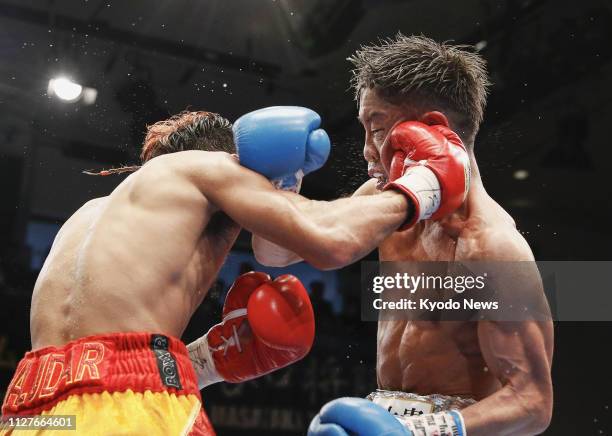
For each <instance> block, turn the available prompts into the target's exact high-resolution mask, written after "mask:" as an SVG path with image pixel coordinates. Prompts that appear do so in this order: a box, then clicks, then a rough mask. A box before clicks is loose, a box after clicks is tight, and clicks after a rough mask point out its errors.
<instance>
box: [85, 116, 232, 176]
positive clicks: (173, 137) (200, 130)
mask: <svg viewBox="0 0 612 436" xmlns="http://www.w3.org/2000/svg"><path fill="white" fill-rule="evenodd" d="M185 150H203V151H225V152H227V153H235V152H236V146H235V144H234V135H233V133H232V123H230V122H229V121H228V120H227V119H226V118H223V117H222V116H221V115H219V114H216V113H213V112H205V111H197V112H189V111H183V112H181V113H179V114H176V115H173V116H171V117H170V118H168V119H167V120H163V121H158V122H157V123H155V124H152V125H150V126H147V134H146V136H145V139H144V142H143V144H142V151H141V153H140V160H141V161H142V163H143V164H144V163H145V162H147V161H149V160H151V159H153V158H154V157H157V156H161V155H162V154H168V153H175V152H177V151H185ZM139 168H140V166H139V165H131V166H122V167H119V168H111V169H108V170H102V171H99V172H91V171H83V172H84V173H85V174H90V175H97V176H107V175H110V174H120V173H126V172H133V171H136V170H137V169H139Z"/></svg>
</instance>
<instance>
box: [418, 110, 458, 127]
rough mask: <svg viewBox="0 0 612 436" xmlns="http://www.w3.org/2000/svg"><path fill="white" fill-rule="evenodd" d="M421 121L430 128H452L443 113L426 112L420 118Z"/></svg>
mask: <svg viewBox="0 0 612 436" xmlns="http://www.w3.org/2000/svg"><path fill="white" fill-rule="evenodd" d="M419 121H420V122H422V123H423V124H427V125H428V126H437V125H442V126H445V127H450V126H449V124H448V118H446V115H444V114H443V113H442V112H438V111H431V112H426V113H424V114H423V115H421V117H420V118H419Z"/></svg>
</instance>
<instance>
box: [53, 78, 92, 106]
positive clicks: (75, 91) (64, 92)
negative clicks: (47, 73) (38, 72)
mask: <svg viewBox="0 0 612 436" xmlns="http://www.w3.org/2000/svg"><path fill="white" fill-rule="evenodd" d="M47 95H49V96H50V97H57V98H58V99H60V100H62V101H65V102H68V103H74V102H76V101H79V100H81V101H82V102H83V103H84V104H93V103H94V102H95V101H96V97H97V95H98V91H97V90H95V89H94V88H88V87H86V86H82V85H80V84H78V83H76V82H73V81H72V80H70V79H69V78H68V77H55V78H53V79H51V80H49V86H48V87H47Z"/></svg>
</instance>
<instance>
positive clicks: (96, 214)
mask: <svg viewBox="0 0 612 436" xmlns="http://www.w3.org/2000/svg"><path fill="white" fill-rule="evenodd" d="M163 160H164V157H161V158H157V159H154V160H153V161H151V162H150V163H148V164H147V165H145V166H144V167H143V168H142V169H140V170H138V171H137V172H136V173H134V174H132V175H131V176H130V177H128V178H127V179H126V180H125V181H123V182H122V183H121V184H120V185H119V186H118V187H117V188H116V189H115V190H114V191H113V192H112V193H111V194H110V195H109V196H108V197H104V198H99V199H95V200H92V201H90V202H88V203H86V204H85V205H84V206H83V207H81V208H80V209H79V210H78V211H77V212H76V213H75V214H74V215H73V216H72V217H71V218H70V219H69V220H68V221H67V222H66V223H65V224H64V226H63V227H62V229H61V230H60V232H59V233H58V235H57V237H56V239H55V242H54V244H53V247H52V249H51V252H50V253H49V256H48V258H47V260H46V262H45V264H44V266H43V268H42V270H41V272H40V275H39V277H38V280H37V282H36V285H35V288H34V293H33V297H32V308H31V315H30V327H31V335H32V347H33V349H36V348H40V347H44V346H49V345H54V346H59V345H62V344H64V343H66V342H68V341H70V340H73V339H76V338H79V337H83V336H87V335H92V334H98V333H108V332H121V331H122V332H127V331H148V332H156V333H164V334H168V335H172V336H175V337H180V336H181V334H182V332H183V330H184V329H185V327H186V326H187V323H188V321H189V319H190V317H191V315H192V314H193V312H194V310H195V309H196V308H197V306H198V305H199V304H200V303H201V302H202V300H203V298H204V297H205V295H206V293H207V291H208V289H209V287H210V286H211V284H212V282H213V281H214V279H215V277H216V275H217V273H218V271H219V269H220V267H221V265H222V264H223V262H224V260H225V257H226V255H227V253H228V251H229V249H230V248H231V246H232V245H233V243H234V241H235V239H236V237H237V235H238V232H239V231H240V228H239V227H238V225H236V224H235V223H234V222H233V221H231V220H230V219H229V218H227V217H226V216H225V215H224V214H223V213H222V212H220V211H218V210H217V209H216V208H215V207H214V206H213V205H212V204H210V203H209V202H208V201H207V199H206V198H205V197H204V196H203V195H202V193H201V192H200V191H199V190H198V189H196V187H195V186H193V184H191V183H190V182H189V181H188V180H187V179H186V178H181V177H177V175H176V172H174V171H172V168H171V167H169V166H168V165H167V162H166V164H165V163H164V162H163Z"/></svg>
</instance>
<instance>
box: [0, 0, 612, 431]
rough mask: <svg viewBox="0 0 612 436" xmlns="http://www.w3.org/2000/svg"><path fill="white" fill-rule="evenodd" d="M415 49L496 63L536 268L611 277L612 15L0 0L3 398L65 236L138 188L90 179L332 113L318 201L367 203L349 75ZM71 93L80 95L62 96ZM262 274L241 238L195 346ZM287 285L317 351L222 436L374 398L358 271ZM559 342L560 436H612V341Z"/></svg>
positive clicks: (502, 184) (218, 404)
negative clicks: (214, 119) (382, 53)
mask: <svg viewBox="0 0 612 436" xmlns="http://www.w3.org/2000/svg"><path fill="white" fill-rule="evenodd" d="M398 31H401V32H402V33H404V34H424V35H426V36H429V37H432V38H434V39H436V40H439V41H445V40H448V41H452V42H455V43H462V44H470V45H473V46H475V49H476V50H478V51H479V52H480V53H481V54H482V55H483V56H484V58H485V59H486V61H487V63H488V68H489V71H490V74H491V79H492V82H493V86H492V88H491V93H490V97H489V103H488V106H487V109H486V113H485V120H484V124H483V126H482V128H481V131H480V133H479V135H478V137H477V139H476V145H475V151H476V155H477V157H478V159H479V164H480V169H481V172H482V177H483V180H484V184H485V186H486V188H487V190H488V192H489V193H490V194H491V195H492V196H493V198H494V199H496V200H497V201H498V202H499V203H500V204H501V205H502V206H503V207H504V208H505V209H506V210H507V211H508V212H509V213H510V214H511V215H512V216H513V217H514V218H515V220H516V222H517V226H518V228H519V230H520V231H521V233H522V234H523V235H524V236H525V238H526V239H527V240H528V242H529V244H530V245H531V247H532V249H533V251H534V253H535V256H536V259H538V260H610V258H611V256H610V245H611V243H612V239H611V238H610V231H609V227H610V223H611V222H612V202H611V197H612V196H611V194H612V183H610V177H611V176H612V165H611V163H610V162H611V160H612V141H611V140H610V136H611V135H610V126H611V123H610V119H611V118H612V91H611V89H612V88H611V85H610V83H611V81H612V2H610V1H609V0H582V1H580V2H570V1H557V0H505V1H503V0H499V1H498V0H464V1H460V2H459V1H456V0H444V1H436V2H431V1H423V0H413V1H395V0H354V1H350V0H308V1H307V0H191V1H186V0H173V1H156V2H153V1H144V0H138V1H136V0H133V1H109V0H83V1H57V0H56V1H53V0H49V1H42V0H40V1H35V0H0V187H1V188H0V189H1V192H2V196H1V201H0V211H1V212H0V225H1V227H0V228H1V229H2V231H0V252H1V259H0V295H1V304H0V396H2V397H3V396H4V392H5V390H6V388H7V385H8V383H9V381H10V378H11V377H12V375H13V372H14V369H15V366H16V363H17V362H18V360H19V359H20V358H21V357H22V355H23V353H24V352H25V351H27V350H29V349H30V336H29V309H30V300H31V293H32V289H33V285H34V282H35V280H36V277H37V274H38V272H39V270H40V268H41V265H42V263H43V261H44V259H45V257H46V254H47V253H48V251H49V248H50V245H51V243H52V241H53V238H54V236H55V234H56V232H57V230H58V229H59V227H60V226H61V225H62V223H63V222H64V221H65V220H66V219H67V218H68V217H69V216H70V215H71V214H72V213H73V212H74V211H75V210H76V209H78V208H79V207H80V206H81V205H82V204H83V203H84V202H85V201H87V200H88V199H91V198H93V197H99V196H104V195H107V194H108V193H110V192H111V191H112V189H113V188H114V187H115V186H116V185H117V184H118V183H119V182H120V181H121V180H123V178H124V176H123V175H116V176H109V177H90V176H87V175H84V174H82V170H85V169H94V170H99V169H103V168H109V167H113V166H119V165H122V164H130V163H137V161H138V152H139V147H140V145H141V143H142V139H143V136H144V132H145V128H146V125H147V124H151V123H153V122H155V121H158V120H161V119H164V118H167V117H168V116H169V115H170V114H174V113H177V112H179V111H181V110H184V109H192V110H200V109H202V110H211V111H215V112H219V113H221V114H223V115H224V116H226V117H227V118H229V119H230V120H235V119H236V118H237V117H238V116H240V115H241V114H243V113H245V112H248V111H251V110H254V109H257V108H260V107H265V106H273V105H300V106H306V107H310V108H312V109H314V110H316V111H317V112H319V113H320V114H321V116H322V119H323V124H324V125H323V127H325V129H326V130H327V131H328V132H329V133H330V136H331V139H332V152H331V157H330V161H329V163H328V164H327V165H326V166H325V167H324V168H323V169H322V170H320V171H318V172H317V173H316V174H315V175H314V176H309V177H306V179H305V181H304V186H303V193H304V195H305V196H307V197H309V198H316V199H333V198H337V197H338V196H346V195H349V194H350V193H351V192H352V191H353V190H354V189H355V188H356V187H357V186H359V185H360V184H361V183H363V182H364V181H365V180H366V178H367V173H366V165H365V163H364V161H363V157H362V155H361V149H362V127H361V126H360V125H359V123H358V121H357V119H356V104H355V101H354V100H353V96H352V93H351V91H350V89H349V79H350V64H349V63H348V62H347V61H346V58H347V57H348V56H349V55H350V54H351V53H353V52H354V50H355V49H357V48H358V47H359V46H360V45H361V44H365V43H368V42H373V41H376V40H377V39H378V38H384V37H390V36H393V35H394V34H396V33H397V32H398ZM62 77H65V78H69V79H70V80H71V81H73V82H74V83H76V84H79V85H82V86H83V88H82V89H81V93H80V95H78V96H77V97H73V96H70V95H63V94H62V91H61V89H60V90H59V91H56V92H55V93H53V92H51V87H50V80H53V79H56V80H57V79H59V78H62ZM56 84H57V83H56ZM71 90H72V88H71V87H70V86H67V87H65V89H64V91H66V92H67V93H68V94H70V92H71ZM58 97H59V98H58ZM61 97H64V100H62V98H61ZM228 183H231V180H228ZM245 201H248V199H245ZM368 259H376V254H375V253H374V254H372V255H370V257H368ZM250 269H260V270H265V271H268V272H270V273H271V274H273V275H275V276H276V275H279V274H281V273H283V272H284V271H286V270H285V269H274V268H265V267H262V266H260V265H258V264H257V263H256V262H255V261H254V259H253V257H252V255H251V253H250V242H249V235H248V234H246V232H243V233H242V234H241V236H240V238H239V240H238V243H237V244H236V246H235V248H234V250H233V251H232V254H231V255H230V258H229V259H228V262H227V263H226V265H225V266H224V268H223V270H222V273H221V275H220V276H219V278H218V280H217V282H216V284H215V286H214V287H213V288H212V289H211V291H210V293H209V295H208V296H207V298H206V300H205V301H204V303H203V304H202V305H201V307H200V308H199V309H198V311H197V312H196V314H195V316H194V317H193V319H192V321H191V323H190V325H189V327H188V329H187V331H186V332H185V335H184V337H183V340H184V341H185V342H189V341H191V340H193V339H195V338H197V337H199V336H201V335H202V334H203V333H205V332H206V331H207V330H208V328H209V327H210V326H211V325H213V324H214V323H216V322H218V320H219V317H220V313H221V304H222V302H223V298H224V293H225V292H226V291H227V287H228V285H229V284H231V282H232V281H233V278H234V277H236V275H237V274H238V273H239V272H241V271H248V270H250ZM288 270H289V271H292V272H294V273H295V274H296V275H298V276H299V277H300V278H301V279H302V281H303V282H304V283H305V284H306V285H307V288H308V289H309V291H310V292H311V297H312V301H313V305H314V309H315V313H316V322H317V334H316V341H315V345H314V348H313V350H312V352H311V353H310V354H309V355H308V356H307V357H306V358H305V359H304V360H302V361H300V362H299V363H298V364H295V365H292V366H290V367H288V368H286V369H284V370H280V371H278V372H276V373H273V374H271V375H268V376H265V377H262V378H260V379H257V380H254V381H251V382H247V383H243V384H235V385H232V384H224V383H221V384H217V385H214V386H212V387H210V388H207V389H205V390H204V391H203V393H202V395H203V400H204V405H205V407H206V409H207V412H208V414H209V416H210V418H211V420H212V422H213V424H214V426H215V428H216V429H217V431H218V433H219V434H220V435H247V434H248V435H254V434H257V435H260V434H262V435H264V434H269V435H281V434H283V435H298V434H305V431H306V428H307V426H308V423H309V422H310V419H311V417H312V416H313V415H314V414H315V413H316V412H317V411H318V410H319V408H320V407H321V406H322V405H323V404H324V403H325V402H327V401H329V400H331V399H333V398H337V397H340V396H365V395H366V394H368V393H369V392H370V391H371V390H373V389H375V388H376V375H375V363H376V323H373V322H363V321H361V319H360V307H359V304H360V300H359V298H360V293H359V286H360V283H359V280H360V265H359V263H357V264H354V265H352V266H350V267H347V268H344V269H342V270H339V271H327V272H321V271H318V270H316V269H314V268H312V267H310V266H308V265H306V264H303V263H302V264H298V265H296V266H294V267H292V268H288ZM600 291H601V292H602V293H604V292H611V291H612V288H611V287H610V286H608V287H607V288H602V289H601V290H600ZM168 310H171V308H168ZM609 310H610V311H612V307H610V308H609ZM58 316H59V315H58ZM555 334H556V338H555V358H554V367H553V381H554V389H555V402H554V416H553V420H552V424H551V425H550V427H549V429H548V430H547V431H546V433H545V434H546V435H579V436H583V435H606V434H611V432H612V422H611V421H612V420H611V418H610V414H611V413H610V412H611V410H610V408H611V407H612V393H611V392H612V382H611V381H610V371H611V368H612V365H611V362H612V358H611V357H610V351H609V350H610V338H611V337H612V326H611V325H610V324H608V323H604V322H601V323H586V322H585V323H579V322H572V323H570V322H558V323H556V324H555Z"/></svg>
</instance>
